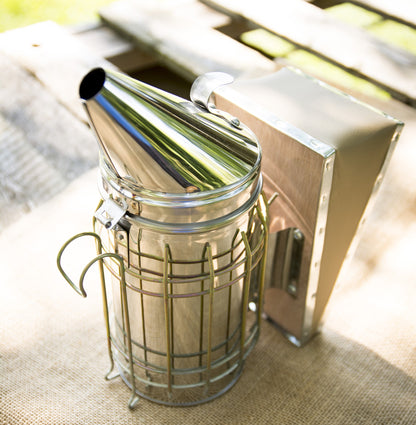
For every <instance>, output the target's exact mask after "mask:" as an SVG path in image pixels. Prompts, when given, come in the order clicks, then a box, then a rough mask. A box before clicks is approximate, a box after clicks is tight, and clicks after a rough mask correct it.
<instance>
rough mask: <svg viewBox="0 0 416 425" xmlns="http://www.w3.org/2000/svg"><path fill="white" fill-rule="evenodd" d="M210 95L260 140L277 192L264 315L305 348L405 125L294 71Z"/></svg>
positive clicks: (269, 187)
mask: <svg viewBox="0 0 416 425" xmlns="http://www.w3.org/2000/svg"><path fill="white" fill-rule="evenodd" d="M214 96H215V103H216V105H217V107H218V108H220V109H221V110H225V111H227V112H228V113H229V114H234V115H237V116H238V117H239V118H240V119H241V120H242V121H244V122H245V123H246V124H247V125H248V126H249V127H250V128H251V130H253V131H254V133H255V134H256V135H257V137H258V139H259V140H260V141H261V147H262V152H263V161H262V173H263V176H264V191H265V193H266V194H267V196H268V198H269V199H272V197H273V194H274V193H276V192H277V193H279V198H278V199H277V200H276V201H275V202H273V203H271V204H270V231H271V234H270V242H271V243H270V250H269V252H268V267H267V271H266V276H267V277H266V285H265V305H264V311H265V313H266V315H267V317H268V318H269V319H270V320H271V321H272V322H274V323H275V324H276V325H277V326H278V327H279V328H280V329H281V330H282V332H283V333H284V335H286V336H287V337H288V338H289V339H290V341H292V342H294V343H295V344H296V345H298V346H301V345H303V344H305V343H306V342H307V341H308V340H310V338H311V337H313V335H315V334H316V333H317V332H318V331H319V328H320V325H321V323H322V320H323V315H324V311H325V307H326V305H327V302H328V300H329V298H330V295H331V292H332V289H333V287H334V284H335V281H336V279H337V275H338V273H339V271H340V269H341V266H342V264H343V262H344V259H345V257H346V255H347V253H348V251H349V250H351V249H352V248H353V247H354V245H355V243H354V242H355V241H356V240H357V239H356V238H355V235H357V233H359V230H360V227H361V226H360V223H361V222H362V221H361V220H362V217H363V216H365V214H366V212H367V211H368V209H369V208H370V207H371V205H372V204H373V202H374V194H375V193H376V192H377V190H378V188H379V186H380V184H379V183H380V180H381V178H382V176H383V175H384V173H385V169H386V167H387V165H388V163H389V159H390V157H391V154H392V152H393V149H394V147H395V145H396V142H397V139H398V137H399V134H400V131H401V129H402V127H403V123H402V122H400V121H398V120H396V119H394V118H392V117H390V116H388V115H386V114H384V113H382V112H380V111H377V110H375V109H374V108H372V107H369V106H368V105H365V104H363V103H360V102H359V101H357V100H355V99H353V98H352V97H350V96H348V95H345V94H343V93H341V92H340V91H338V90H336V89H333V88H332V87H330V86H328V85H326V84H325V83H323V82H321V81H318V80H316V79H314V78H311V77H309V76H307V75H305V74H303V73H302V72H300V71H298V70H294V69H289V68H284V69H282V70H280V71H279V72H277V73H275V74H273V75H269V76H266V77H262V78H259V79H255V80H250V81H243V80H240V81H236V82H235V83H234V84H233V85H232V86H224V87H219V88H218V89H217V90H216V91H215V93H214ZM295 228H297V229H299V230H300V231H301V232H302V234H303V242H302V245H303V247H302V256H301V257H299V258H300V260H299V261H300V268H299V270H298V271H299V275H298V278H297V279H296V287H295V286H293V287H292V286H291V279H290V272H288V270H291V266H290V264H291V258H292V251H291V247H290V246H288V245H287V243H286V241H287V240H292V239H291V238H289V234H290V232H291V231H292V230H291V229H295ZM279 238H280V242H277V241H276V239H279ZM282 238H283V239H282ZM275 249H276V250H277V251H276V252H275V251H274V250H275ZM296 257H297V256H296V255H295V258H296ZM293 270H296V268H294V269H293ZM295 274H296V273H295ZM294 295H295V296H294Z"/></svg>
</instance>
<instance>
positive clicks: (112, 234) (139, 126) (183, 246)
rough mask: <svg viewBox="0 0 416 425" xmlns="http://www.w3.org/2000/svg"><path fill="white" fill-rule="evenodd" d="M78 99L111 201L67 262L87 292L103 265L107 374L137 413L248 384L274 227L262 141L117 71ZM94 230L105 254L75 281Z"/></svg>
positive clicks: (104, 193) (94, 79)
mask: <svg viewBox="0 0 416 425" xmlns="http://www.w3.org/2000/svg"><path fill="white" fill-rule="evenodd" d="M80 95H81V98H82V99H83V102H84V105H85V107H86V110H87V112H88V114H89V118H90V122H91V125H92V127H93V128H94V130H95V133H96V136H97V140H98V143H99V146H100V177H99V191H100V194H101V197H102V200H103V201H102V203H101V204H100V205H99V208H98V210H97V212H96V214H95V217H94V232H93V233H85V234H80V235H77V236H75V237H74V238H72V239H71V240H70V241H68V242H67V243H66V244H65V245H64V247H63V248H62V249H61V251H60V253H59V255H58V267H59V269H60V271H61V273H62V274H63V275H64V277H65V278H66V280H67V281H68V282H69V283H70V285H71V286H72V287H73V288H74V289H75V290H76V291H77V292H78V293H80V294H81V295H84V296H85V295H86V293H85V291H84V289H83V284H84V276H85V274H86V272H87V270H88V269H89V267H90V266H91V265H92V264H93V263H95V262H98V263H99V265H100V277H101V284H102V288H103V302H104V316H105V321H106V328H107V339H108V346H109V354H110V360H111V370H110V372H109V373H108V374H107V379H110V377H115V376H118V375H119V376H121V378H122V379H123V380H124V381H125V382H126V384H127V385H128V386H129V387H130V388H131V389H132V396H131V399H130V402H129V407H133V406H134V405H135V404H136V402H137V399H138V398H137V395H139V396H141V397H143V398H146V399H149V400H152V401H156V402H158V403H161V404H166V405H193V404H198V403H202V402H205V401H209V400H211V399H213V398H215V397H218V396H219V395H221V394H223V393H224V392H225V391H227V390H228V389H229V388H231V387H232V386H233V385H234V383H235V382H236V381H237V379H238V377H239V376H240V374H241V372H242V368H243V363H244V360H245V358H246V357H247V355H248V354H249V352H250V351H251V349H252V348H253V346H254V344H255V343H256V340H257V338H258V335H259V327H260V323H261V319H262V301H263V295H264V277H265V267H266V261H265V260H266V258H265V252H266V250H267V244H268V235H269V232H268V204H267V202H266V199H265V196H264V195H263V194H262V185H263V180H262V176H261V173H260V162H261V150H260V147H259V144H258V142H257V139H256V138H255V136H254V135H253V134H252V133H251V131H249V130H248V129H246V127H245V126H244V125H242V124H241V123H239V125H238V126H237V125H236V122H231V121H229V120H227V119H224V117H223V116H219V114H212V113H211V112H209V109H208V108H207V109H205V105H202V106H198V105H195V104H194V103H191V102H188V101H186V100H184V99H181V98H178V97H176V96H173V95H171V94H169V93H166V92H163V91H161V90H159V89H156V88H154V87H151V86H148V85H146V84H144V83H141V82H138V81H136V80H133V79H131V78H129V77H127V76H124V75H122V74H119V73H115V72H108V71H104V70H102V69H95V70H93V71H91V72H90V73H89V74H88V75H87V76H86V77H85V78H84V80H83V81H82V83H81V87H80ZM216 112H217V111H216ZM85 235H89V236H94V238H95V239H96V240H97V249H98V251H97V257H96V258H95V259H93V260H91V261H90V262H89V263H88V265H87V266H86V268H85V269H84V271H83V272H82V274H81V278H80V280H79V284H78V285H76V284H75V283H73V282H72V280H71V279H70V278H69V277H68V274H66V273H65V272H64V271H63V269H62V266H61V257H62V253H63V252H64V251H65V249H66V246H68V245H69V244H71V243H72V241H73V240H75V239H78V238H79V237H82V236H85ZM104 272H105V273H104ZM115 368H116V369H118V374H115V373H114V371H113V369H115Z"/></svg>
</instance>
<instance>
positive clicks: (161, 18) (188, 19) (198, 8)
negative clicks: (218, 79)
mask: <svg viewBox="0 0 416 425" xmlns="http://www.w3.org/2000/svg"><path fill="white" fill-rule="evenodd" d="M212 13H213V12H212V10H210V9H209V8H207V7H206V6H204V5H202V4H200V3H197V2H195V0H186V1H183V0H181V1H171V2H154V3H153V2H148V1H144V0H141V1H131V0H121V1H118V2H115V3H112V4H110V5H109V6H107V7H105V8H104V9H102V10H101V11H100V16H101V18H102V19H103V20H104V21H105V22H106V23H107V24H108V25H109V26H111V27H112V28H114V29H115V30H116V31H119V32H120V33H121V34H124V35H125V36H127V37H129V38H130V39H131V40H133V41H134V42H135V43H137V44H138V45H139V46H140V47H141V48H143V49H146V50H147V51H150V52H152V53H153V52H155V53H156V55H157V56H158V57H159V58H160V59H161V61H162V62H163V63H164V64H165V65H166V66H167V67H169V68H170V69H171V70H173V71H174V72H176V73H178V74H180V75H181V76H183V77H185V78H186V79H187V80H193V79H194V78H195V77H196V76H198V75H200V74H203V73H205V72H209V71H223V72H228V73H229V74H231V75H233V76H235V77H238V76H242V75H244V76H248V75H250V76H254V75H263V74H265V73H270V72H273V71H274V70H275V69H276V65H275V64H274V63H273V62H272V61H270V60H268V59H266V58H264V57H263V56H262V55H261V54H259V53H258V52H256V51H254V50H252V49H250V48H248V47H246V46H244V45H242V44H240V43H239V42H237V41H235V40H233V39H231V38H229V37H227V36H226V35H224V34H221V33H220V32H218V31H215V30H214V29H212V28H210V27H209V25H210V22H211V21H210V20H208V21H206V20H205V14H212Z"/></svg>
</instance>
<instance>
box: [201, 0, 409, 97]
mask: <svg viewBox="0 0 416 425" xmlns="http://www.w3.org/2000/svg"><path fill="white" fill-rule="evenodd" d="M203 2H204V3H206V4H208V5H210V6H212V7H214V8H217V9H219V10H221V11H223V12H224V13H228V14H230V15H231V16H238V17H240V18H241V17H243V18H245V19H247V20H249V21H251V22H252V23H254V24H256V25H258V26H260V27H262V28H265V29H267V30H269V31H271V32H273V33H275V34H277V35H279V36H281V37H283V38H285V39H287V40H290V41H291V42H293V43H294V44H296V45H298V46H300V47H302V48H304V49H306V50H309V51H311V52H313V53H315V54H317V55H319V56H321V57H323V58H324V59H327V60H329V61H331V62H332V63H335V64H337V65H339V66H341V67H342V68H344V69H346V70H348V71H350V72H352V73H354V74H356V75H358V76H361V77H363V78H365V79H367V80H369V81H371V82H374V83H375V84H377V85H379V86H381V87H382V88H384V89H385V90H387V91H389V92H390V93H392V94H393V95H394V96H395V97H397V98H398V99H400V100H403V101H406V102H409V103H412V104H416V57H415V56H413V55H411V54H410V53H407V52H405V51H402V50H399V49H397V48H394V47H392V46H390V45H387V44H386V43H383V42H382V41H380V40H377V39H376V38H374V37H373V36H371V35H370V34H368V33H366V32H365V31H363V30H361V29H359V28H355V27H352V26H349V25H347V24H345V23H343V22H340V21H339V20H337V19H336V18H334V17H332V16H330V15H329V14H327V13H326V12H325V11H324V10H322V9H319V8H318V7H316V6H314V5H312V4H309V3H306V2H305V1H303V0H291V1H289V2H288V1H286V0H274V1H273V2H270V1H267V0H258V1H256V2H252V1H250V0H203Z"/></svg>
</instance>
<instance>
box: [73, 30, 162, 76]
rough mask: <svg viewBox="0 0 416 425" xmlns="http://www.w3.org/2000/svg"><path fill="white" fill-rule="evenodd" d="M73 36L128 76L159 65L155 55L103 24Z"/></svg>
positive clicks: (75, 33)
mask: <svg viewBox="0 0 416 425" xmlns="http://www.w3.org/2000/svg"><path fill="white" fill-rule="evenodd" d="M71 34H72V35H73V37H74V39H75V40H76V41H77V42H79V43H82V44H84V45H86V46H88V48H89V49H90V50H91V51H93V52H94V54H95V55H96V56H99V57H102V58H104V59H106V60H108V61H109V62H111V63H112V64H114V65H115V66H117V68H120V69H121V70H123V72H126V73H127V74H128V73H131V72H134V71H137V70H139V69H144V68H149V67H152V66H155V65H156V64H157V63H158V61H157V59H156V57H155V56H154V55H151V54H149V53H145V52H143V51H142V50H140V49H139V48H137V47H136V46H135V45H134V44H133V43H132V42H131V41H129V40H127V39H126V38H124V37H121V36H120V35H119V34H117V33H116V32H115V31H113V30H112V29H111V28H108V27H106V26H105V25H103V24H102V23H97V24H96V25H93V26H89V27H88V28H84V29H82V30H76V31H75V32H72V33H71Z"/></svg>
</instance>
